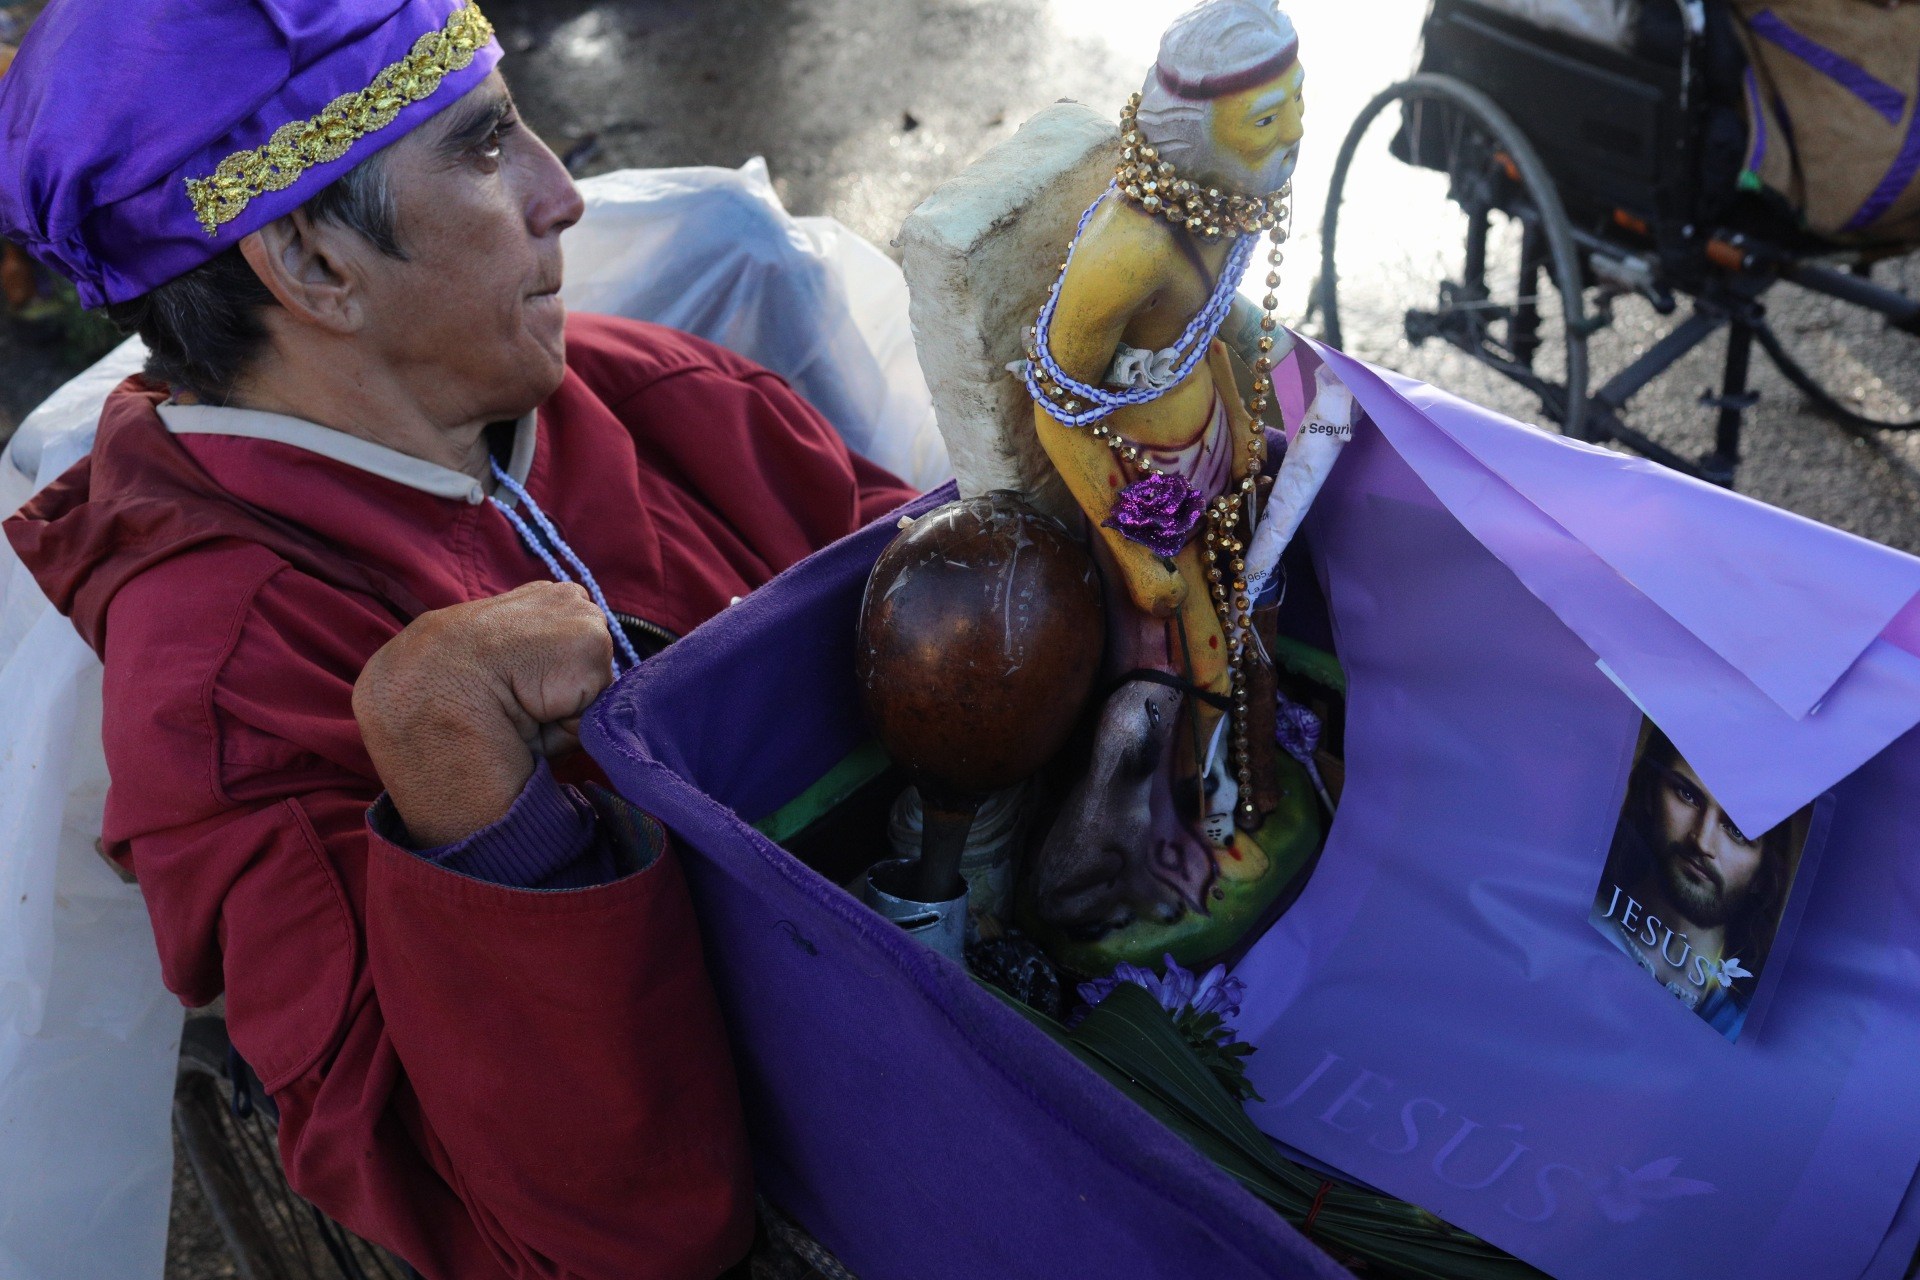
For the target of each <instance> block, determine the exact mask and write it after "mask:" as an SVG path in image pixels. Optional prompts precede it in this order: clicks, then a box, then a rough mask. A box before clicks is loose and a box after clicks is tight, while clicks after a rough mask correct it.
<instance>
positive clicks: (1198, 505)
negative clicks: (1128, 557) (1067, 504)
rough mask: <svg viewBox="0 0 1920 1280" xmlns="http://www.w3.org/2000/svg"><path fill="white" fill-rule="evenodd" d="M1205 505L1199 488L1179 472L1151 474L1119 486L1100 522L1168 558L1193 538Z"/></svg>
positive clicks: (1173, 555) (1122, 535)
mask: <svg viewBox="0 0 1920 1280" xmlns="http://www.w3.org/2000/svg"><path fill="white" fill-rule="evenodd" d="M1206 509H1207V500H1206V499H1205V498H1203V497H1201V496H1200V491H1199V490H1198V489H1196V488H1194V487H1193V486H1192V485H1190V484H1188V483H1187V482H1186V481H1185V480H1182V479H1181V478H1180V477H1179V476H1169V475H1151V476H1148V477H1146V478H1145V479H1144V480H1136V481H1134V482H1133V483H1132V484H1130V485H1128V486H1127V487H1126V488H1124V489H1122V490H1121V491H1120V496H1119V497H1118V498H1116V499H1115V500H1114V503H1113V514H1112V515H1111V516H1109V517H1107V519H1106V520H1105V521H1104V522H1103V523H1104V524H1105V525H1106V527H1107V528H1109V529H1118V530H1119V531H1120V536H1121V537H1124V538H1129V539H1131V540H1133V541H1134V542H1137V543H1139V544H1140V545H1141V546H1143V547H1145V548H1147V549H1148V550H1149V551H1152V552H1153V553H1154V554H1155V555H1158V556H1162V557H1164V558H1166V559H1168V560H1171V559H1173V558H1174V557H1175V556H1177V555H1179V554H1180V549H1181V548H1182V547H1184V546H1186V545H1187V543H1188V541H1190V540H1191V539H1192V537H1193V531H1194V530H1195V529H1197V528H1199V526H1200V517H1201V516H1203V515H1205V514H1206Z"/></svg>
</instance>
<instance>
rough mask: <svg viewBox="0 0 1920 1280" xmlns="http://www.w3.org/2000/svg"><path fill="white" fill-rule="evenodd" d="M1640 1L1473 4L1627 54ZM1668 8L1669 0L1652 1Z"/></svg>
mask: <svg viewBox="0 0 1920 1280" xmlns="http://www.w3.org/2000/svg"><path fill="white" fill-rule="evenodd" d="M1640 2H1641V0H1477V3H1480V4H1484V5H1486V6H1487V7H1488V8H1490V9H1500V10H1503V11H1505V12H1507V13H1511V14H1512V15H1514V16H1515V17H1516V18H1525V19H1526V20H1527V21H1528V22H1531V23H1533V24H1534V25H1535V26H1538V27H1546V28H1549V29H1550V30H1554V31H1564V32H1566V33H1567V34H1569V35H1576V36H1582V37H1584V38H1586V39H1588V40H1592V41H1595V42H1597V43H1599V44H1604V45H1610V46H1612V47H1613V48H1615V49H1622V50H1629V51H1630V50H1631V49H1632V48H1633V33H1634V28H1635V26H1636V25H1637V24H1638V23H1639V21H1640ZM1653 2H1654V3H1655V4H1671V3H1673V0H1653Z"/></svg>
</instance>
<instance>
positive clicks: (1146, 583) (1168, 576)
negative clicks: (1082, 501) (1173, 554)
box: [1101, 529, 1187, 618]
mask: <svg viewBox="0 0 1920 1280" xmlns="http://www.w3.org/2000/svg"><path fill="white" fill-rule="evenodd" d="M1101 532H1102V533H1106V534H1111V535H1112V536H1111V537H1109V538H1108V540H1107V545H1108V546H1110V547H1113V548H1114V551H1115V556H1114V560H1115V561H1116V562H1117V564H1118V565H1119V568H1120V577H1121V580H1122V581H1124V582H1125V583H1126V587H1127V595H1128V597H1129V598H1130V599H1131V600H1132V601H1133V606H1134V608H1136V609H1138V610H1140V611H1141V612H1142V613H1144V614H1146V615H1147V616H1148V617H1150V618H1171V617H1172V616H1173V615H1174V614H1176V613H1178V612H1180V606H1182V605H1184V604H1185V603H1186V602H1187V580H1186V579H1185V578H1184V577H1182V576H1181V575H1180V570H1179V569H1178V568H1177V567H1175V566H1174V565H1173V563H1172V562H1171V561H1169V560H1165V559H1163V558H1161V557H1160V556H1158V555H1156V554H1154V553H1153V552H1152V551H1149V550H1148V549H1147V548H1145V547H1143V546H1141V545H1140V544H1139V543H1137V542H1133V541H1130V540H1126V539H1124V538H1123V537H1122V536H1121V535H1119V534H1117V533H1114V531H1113V530H1110V529H1102V530H1101Z"/></svg>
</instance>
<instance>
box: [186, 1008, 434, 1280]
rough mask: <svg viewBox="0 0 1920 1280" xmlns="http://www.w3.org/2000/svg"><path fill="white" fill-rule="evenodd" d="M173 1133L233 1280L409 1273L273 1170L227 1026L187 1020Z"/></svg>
mask: <svg viewBox="0 0 1920 1280" xmlns="http://www.w3.org/2000/svg"><path fill="white" fill-rule="evenodd" d="M236 1075H237V1076H238V1078H237V1079H236ZM173 1128H174V1133H175V1134H176V1135H177V1136H178V1138H179V1139H180V1146H181V1149H182V1150H183V1151H184V1152H185V1153H186V1157H187V1162H188V1164H190V1165H191V1166H192V1168H193V1173H194V1177H195V1179H196V1180H197V1181H198V1182H199V1184H200V1189H201V1191H202V1193H203V1194H204V1195H205V1196H206V1200H207V1204H208V1206H209V1208H210V1209H211V1210H212V1215H213V1219H214V1223H215V1225H217V1226H218V1227H219V1229H220V1235H221V1238H222V1239H223V1240H224V1241H225V1242H226V1246H227V1251H228V1253H229V1255H231V1258H232V1261H233V1265H234V1272H235V1274H236V1275H237V1276H239V1278H240V1280H321V1278H323V1277H324V1278H326V1280H407V1278H408V1277H411V1276H413V1275H414V1272H413V1271H412V1269H411V1268H409V1267H408V1266H407V1265H406V1264H405V1263H403V1262H401V1261H400V1260H399V1259H398V1258H395V1257H394V1256H393V1255H392V1254H390V1253H387V1252H386V1251H385V1250H382V1249H378V1248H376V1247H374V1246H373V1245H370V1244H368V1243H367V1242H366V1241H364V1240H362V1239H360V1238H359V1237H358V1236H355V1235H353V1234H352V1233H350V1232H348V1231H347V1230H345V1229H344V1228H342V1227H340V1226H339V1225H338V1224H336V1223H334V1222H332V1221H330V1220H329V1219H328V1218H327V1217H326V1215H325V1214H323V1213H321V1212H320V1211H319V1210H318V1209H316V1208H314V1207H313V1206H312V1205H311V1204H309V1203H307V1202H306V1201H305V1200H303V1199H301V1198H300V1196H299V1195H298V1194H296V1193H295V1192H294V1190H293V1188H291V1187H289V1186H288V1185H287V1180H286V1176H285V1174H283V1173H282V1172H281V1169H280V1154H279V1148H278V1137H279V1116H278V1114H277V1112H276V1111H275V1110H274V1108H273V1104H272V1100H271V1099H269V1098H268V1097H267V1095H266V1092H265V1090H263V1089H261V1088H260V1083H259V1081H258V1080H257V1079H255V1078H254V1075H253V1072H252V1071H251V1070H249V1069H248V1068H247V1066H246V1064H245V1063H244V1062H242V1061H241V1060H240V1059H239V1058H238V1057H237V1056H235V1055H234V1054H233V1052H232V1050H231V1047H230V1045H229V1044H228V1042H227V1024H226V1022H225V1020H224V1019H221V1018H217V1017H195V1018H189V1019H188V1020H187V1024H186V1029H185V1031H184V1032H183V1033H182V1035H181V1043H180V1073H179V1076H178V1078H177V1080H176V1083H175V1085H174V1094H173Z"/></svg>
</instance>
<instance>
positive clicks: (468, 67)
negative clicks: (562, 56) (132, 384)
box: [0, 0, 500, 306]
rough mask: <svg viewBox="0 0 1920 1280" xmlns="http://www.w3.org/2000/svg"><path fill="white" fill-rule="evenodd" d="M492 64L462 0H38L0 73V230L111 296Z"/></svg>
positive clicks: (248, 227) (354, 157) (189, 263)
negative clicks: (41, 6) (38, 8)
mask: <svg viewBox="0 0 1920 1280" xmlns="http://www.w3.org/2000/svg"><path fill="white" fill-rule="evenodd" d="M499 60H500V45H499V43H498V42H497V41H495V40H494V39H493V28H492V26H491V25H490V24H489V23H488V22H487V20H486V19H485V17H483V16H482V15H481V13H480V10H479V9H478V8H477V7H476V6H475V5H473V4H472V3H469V2H468V0H53V2H52V3H51V4H49V5H48V6H47V8H46V10H45V12H43V13H42V14H41V16H40V18H39V20H38V21H37V22H36V23H35V24H34V26H33V28H32V29H31V30H30V31H29V32H28V33H27V38H26V40H25V42H24V43H23V44H22V45H21V48H20V53H19V57H18V58H17V59H16V60H15V61H14V64H13V67H12V69H11V70H9V71H8V72H7V74H6V75H5V76H3V77H0V236H4V237H5V238H7V239H9V240H12V241H14V242H15V243H17V244H19V245H21V246H23V247H24V248H25V249H26V250H27V252H29V253H30V254H32V255H33V256H34V257H36V258H38V259H39V260H40V261H41V262H43V263H46V264H47V265H48V266H50V267H52V268H53V269H54V270H57V271H59V272H60V273H61V274H63V275H65V276H67V277H68V278H69V279H71V280H72V281H73V282H74V285H75V286H76V287H77V288H78V290H79V293H80V300H81V301H82V302H83V303H85V304H86V305H88V306H98V305H100V304H102V303H106V302H124V301H126V300H127V299H129V298H135V297H138V296H139V295H141V294H143V293H145V292H147V291H148V290H149V289H152V288H153V287H154V286H156V285H160V284H164V283H166V282H167V281H169V280H171V279H173V278H175V277H176V276H179V275H182V274H184V273H185V272H188V271H191V270H192V269H193V268H195V267H197V266H199V265H200V264H202V263H204V262H206V261H207V260H209V259H210V258H213V257H214V256H216V255H217V254H219V253H220V252H222V251H223V250H225V249H226V248H228V247H229V246H231V245H233V244H234V243H236V242H237V241H238V240H240V239H241V237H243V236H245V235H247V234H248V233H250V232H253V231H256V230H258V229H259V228H260V227H262V226H264V225H265V224H267V223H268V222H271V221H273V220H274V219H275V218H278V217H280V216H282V215H283V214H286V213H288V212H290V211H291V210H293V209H295V208H297V207H298V206H300V205H301V204H303V203H305V202H306V201H307V200H308V199H309V198H311V197H312V196H313V195H315V194H316V193H317V192H319V191H320V190H322V189H323V188H324V187H326V186H327V184H329V183H331V182H332V181H333V180H334V179H336V178H338V177H340V176H341V175H342V174H344V173H345V172H346V171H347V170H349V169H351V168H352V167H353V166H354V165H355V164H358V163H359V162H360V161H361V160H364V159H365V158H366V157H368V156H369V155H372V154H373V153H374V152H376V151H378V150H380V149H381V148H382V147H385V146H388V145H390V144H391V143H393V142H396V141H398V140H399V139H400V138H402V137H404V136H406V134H407V133H408V132H410V131H411V130H412V129H414V128H415V127H417V126H418V125H420V124H421V123H423V122H425V121H426V120H428V119H431V118H432V117H433V116H434V115H436V114H437V113H438V112H440V111H441V110H442V109H443V108H445V107H446V106H448V105H449V104H451V103H453V102H455V101H457V100H458V99H459V98H461V97H462V96H463V95H465V94H466V93H467V92H468V91H469V90H470V89H472V88H473V87H474V86H475V85H477V84H478V83H479V82H480V81H481V80H483V79H485V78H486V76H487V74H488V73H489V72H490V71H492V69H493V67H494V64H495V63H497V62H498V61H499ZM276 135H277V136H276Z"/></svg>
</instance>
